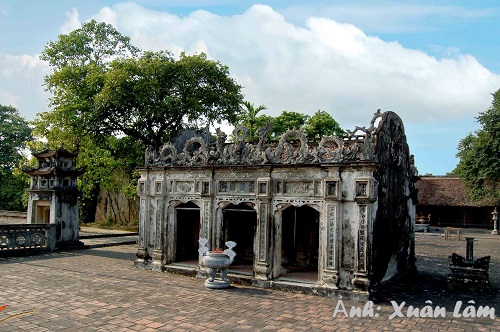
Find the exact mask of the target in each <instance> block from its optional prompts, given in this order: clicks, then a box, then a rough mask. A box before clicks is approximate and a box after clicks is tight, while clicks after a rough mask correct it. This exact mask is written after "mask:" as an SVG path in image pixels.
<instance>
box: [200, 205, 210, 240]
mask: <svg viewBox="0 0 500 332" xmlns="http://www.w3.org/2000/svg"><path fill="white" fill-rule="evenodd" d="M209 226H210V201H203V228H202V229H203V233H202V234H200V237H201V238H205V239H209V238H210V237H209Z"/></svg>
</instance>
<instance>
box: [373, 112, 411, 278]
mask: <svg viewBox="0 0 500 332" xmlns="http://www.w3.org/2000/svg"><path fill="white" fill-rule="evenodd" d="M376 135H377V142H376V146H375V155H376V158H377V162H378V166H377V170H376V171H375V175H374V176H375V178H376V179H377V181H378V195H377V196H378V200H377V204H378V208H377V213H376V217H375V219H374V223H373V235H372V236H373V241H372V247H371V252H372V255H371V262H370V286H371V287H373V288H377V287H378V286H379V285H380V284H381V283H383V282H386V281H388V280H390V279H391V278H393V277H395V276H398V275H403V274H405V273H407V272H409V271H412V270H414V269H415V238H414V225H415V204H416V190H415V184H414V167H413V165H412V161H411V156H410V153H409V148H408V144H407V142H406V136H405V132H404V127H403V122H402V121H401V119H400V118H399V116H398V115H397V114H395V113H393V112H386V113H384V114H383V117H382V120H381V122H380V125H379V127H378V130H377V133H376Z"/></svg>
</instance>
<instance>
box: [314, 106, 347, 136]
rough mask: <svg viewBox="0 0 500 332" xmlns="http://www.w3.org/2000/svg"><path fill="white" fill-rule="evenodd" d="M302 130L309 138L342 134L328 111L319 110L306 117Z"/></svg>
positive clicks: (342, 131)
mask: <svg viewBox="0 0 500 332" xmlns="http://www.w3.org/2000/svg"><path fill="white" fill-rule="evenodd" d="M304 130H305V132H306V134H307V136H308V137H310V138H316V137H319V138H321V137H323V136H330V135H342V134H344V130H342V128H341V127H340V125H339V123H338V122H337V121H335V119H334V118H333V117H332V116H331V115H330V114H329V113H327V112H325V111H321V110H317V111H316V113H314V115H313V116H312V117H310V118H309V119H307V121H306V124H305V126H304Z"/></svg>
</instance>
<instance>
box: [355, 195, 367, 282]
mask: <svg viewBox="0 0 500 332" xmlns="http://www.w3.org/2000/svg"><path fill="white" fill-rule="evenodd" d="M367 213H368V206H367V205H360V206H359V230H358V245H357V247H358V255H357V256H358V257H357V258H358V259H357V262H358V266H357V270H358V271H359V272H366V244H367V230H368V227H367V225H368V221H367V219H368V217H367Z"/></svg>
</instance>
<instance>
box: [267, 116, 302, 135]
mask: <svg viewBox="0 0 500 332" xmlns="http://www.w3.org/2000/svg"><path fill="white" fill-rule="evenodd" d="M308 119H309V116H308V115H305V114H302V113H298V112H289V111H283V112H282V113H281V114H280V115H278V116H277V117H275V118H273V121H272V127H273V129H272V134H273V137H274V138H279V137H280V136H281V135H282V134H283V133H284V132H286V131H287V130H288V129H302V127H303V126H304V125H305V124H306V122H307V120H308Z"/></svg>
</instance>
